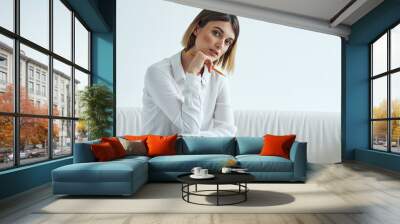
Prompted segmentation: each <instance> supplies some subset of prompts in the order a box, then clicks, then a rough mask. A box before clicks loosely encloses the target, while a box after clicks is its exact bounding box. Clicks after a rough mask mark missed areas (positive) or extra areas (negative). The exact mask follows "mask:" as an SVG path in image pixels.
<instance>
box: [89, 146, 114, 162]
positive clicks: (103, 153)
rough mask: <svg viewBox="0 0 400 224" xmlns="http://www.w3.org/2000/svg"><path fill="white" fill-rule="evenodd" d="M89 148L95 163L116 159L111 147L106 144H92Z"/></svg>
mask: <svg viewBox="0 0 400 224" xmlns="http://www.w3.org/2000/svg"><path fill="white" fill-rule="evenodd" d="M90 147H91V149H92V152H93V154H94V157H96V161H99V162H105V161H109V160H113V159H117V158H118V156H117V155H116V154H115V150H114V149H113V147H112V145H111V144H110V143H108V142H102V143H99V144H92V145H91V146H90Z"/></svg>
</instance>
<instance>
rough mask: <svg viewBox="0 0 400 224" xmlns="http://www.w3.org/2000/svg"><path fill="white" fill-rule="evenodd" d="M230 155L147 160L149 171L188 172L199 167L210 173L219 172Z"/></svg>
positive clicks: (162, 157)
mask: <svg viewBox="0 0 400 224" xmlns="http://www.w3.org/2000/svg"><path fill="white" fill-rule="evenodd" d="M229 159H235V158H234V157H233V156H231V155H215V154H213V155H174V156H158V157H154V158H151V159H150V160H149V170H150V171H152V172H154V171H163V172H170V171H174V172H190V171H191V170H192V168H193V167H196V166H200V167H203V168H205V169H209V171H211V172H216V171H219V170H220V169H221V168H222V167H223V166H224V165H225V164H226V162H227V161H228V160H229Z"/></svg>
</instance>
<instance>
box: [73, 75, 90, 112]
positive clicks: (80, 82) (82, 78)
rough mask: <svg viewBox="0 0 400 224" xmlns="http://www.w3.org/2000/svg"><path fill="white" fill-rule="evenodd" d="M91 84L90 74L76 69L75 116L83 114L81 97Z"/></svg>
mask: <svg viewBox="0 0 400 224" xmlns="http://www.w3.org/2000/svg"><path fill="white" fill-rule="evenodd" d="M88 85H89V75H88V74H86V73H83V72H81V71H79V70H78V69H75V117H79V116H80V115H81V107H80V106H79V102H80V100H79V98H80V94H81V92H82V91H83V90H84V89H85V87H86V86H88Z"/></svg>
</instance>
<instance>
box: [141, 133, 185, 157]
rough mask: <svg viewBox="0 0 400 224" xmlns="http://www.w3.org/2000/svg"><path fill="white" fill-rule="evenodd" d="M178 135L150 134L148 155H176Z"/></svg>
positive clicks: (147, 141)
mask: <svg viewBox="0 0 400 224" xmlns="http://www.w3.org/2000/svg"><path fill="white" fill-rule="evenodd" d="M177 137H178V135H168V136H162V135H149V136H148V137H147V140H146V143H147V147H148V151H147V153H148V156H163V155H176V139H177Z"/></svg>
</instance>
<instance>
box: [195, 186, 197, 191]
mask: <svg viewBox="0 0 400 224" xmlns="http://www.w3.org/2000/svg"><path fill="white" fill-rule="evenodd" d="M195 191H196V192H197V184H196V187H195Z"/></svg>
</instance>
